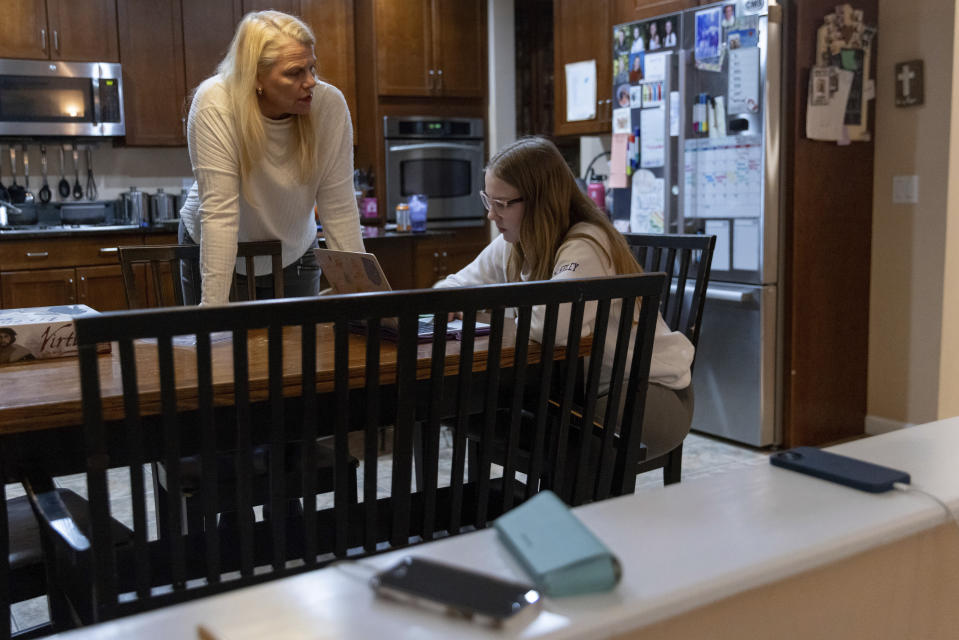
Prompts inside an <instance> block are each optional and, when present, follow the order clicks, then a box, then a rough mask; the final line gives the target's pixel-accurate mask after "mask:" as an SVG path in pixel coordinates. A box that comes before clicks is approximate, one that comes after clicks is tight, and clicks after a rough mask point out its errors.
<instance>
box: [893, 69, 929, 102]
mask: <svg viewBox="0 0 959 640" xmlns="http://www.w3.org/2000/svg"><path fill="white" fill-rule="evenodd" d="M922 75H923V74H922V60H910V61H909V62H899V63H897V64H896V81H895V84H896V106H897V107H914V106H917V105H920V104H922V101H923V88H922Z"/></svg>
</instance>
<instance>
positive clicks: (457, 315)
mask: <svg viewBox="0 0 959 640" xmlns="http://www.w3.org/2000/svg"><path fill="white" fill-rule="evenodd" d="M462 319H463V312H462V311H450V312H449V315H447V316H446V321H447V322H449V321H450V320H462Z"/></svg>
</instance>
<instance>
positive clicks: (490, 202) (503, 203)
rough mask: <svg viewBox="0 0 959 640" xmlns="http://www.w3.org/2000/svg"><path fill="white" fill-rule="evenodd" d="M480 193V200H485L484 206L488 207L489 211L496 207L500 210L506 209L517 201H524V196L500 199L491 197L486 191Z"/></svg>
mask: <svg viewBox="0 0 959 640" xmlns="http://www.w3.org/2000/svg"><path fill="white" fill-rule="evenodd" d="M479 194H480V200H482V201H483V206H484V207H486V210H487V211H490V210H491V209H494V208H495V209H496V211H499V212H502V211H506V210H507V209H509V208H510V207H511V206H513V205H514V204H516V203H517V202H522V201H523V199H522V198H513V199H512V200H498V199H496V198H490V197H489V196H488V195H486V192H485V191H480V192H479Z"/></svg>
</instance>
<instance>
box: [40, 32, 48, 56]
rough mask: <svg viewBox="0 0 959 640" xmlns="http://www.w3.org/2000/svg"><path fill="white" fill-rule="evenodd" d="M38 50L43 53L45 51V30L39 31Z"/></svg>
mask: <svg viewBox="0 0 959 640" xmlns="http://www.w3.org/2000/svg"><path fill="white" fill-rule="evenodd" d="M40 48H41V49H43V50H44V51H46V50H47V30H46V29H40Z"/></svg>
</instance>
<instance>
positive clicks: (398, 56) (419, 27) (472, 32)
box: [373, 0, 486, 98]
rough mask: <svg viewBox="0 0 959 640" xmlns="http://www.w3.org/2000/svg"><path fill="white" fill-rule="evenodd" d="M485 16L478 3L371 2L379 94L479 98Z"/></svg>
mask: <svg viewBox="0 0 959 640" xmlns="http://www.w3.org/2000/svg"><path fill="white" fill-rule="evenodd" d="M485 16H486V8H485V2H483V1H482V0H375V2H374V4H373V29H374V38H375V44H374V48H375V49H374V50H375V51H376V84H377V92H378V93H379V95H382V96H423V97H430V96H449V97H463V98H480V97H483V96H484V95H485V94H486V20H485Z"/></svg>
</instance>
